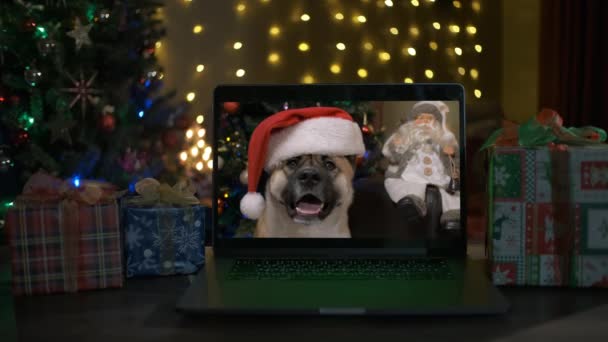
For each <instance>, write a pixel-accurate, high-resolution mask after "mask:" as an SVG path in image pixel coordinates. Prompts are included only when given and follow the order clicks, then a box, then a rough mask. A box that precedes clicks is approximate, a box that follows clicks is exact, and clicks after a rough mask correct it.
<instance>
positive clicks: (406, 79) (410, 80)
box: [403, 77, 414, 83]
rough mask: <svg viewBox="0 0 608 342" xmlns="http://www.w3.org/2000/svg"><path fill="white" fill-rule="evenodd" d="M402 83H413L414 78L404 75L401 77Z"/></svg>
mask: <svg viewBox="0 0 608 342" xmlns="http://www.w3.org/2000/svg"><path fill="white" fill-rule="evenodd" d="M403 83H414V80H413V79H411V78H409V77H406V78H404V79H403Z"/></svg>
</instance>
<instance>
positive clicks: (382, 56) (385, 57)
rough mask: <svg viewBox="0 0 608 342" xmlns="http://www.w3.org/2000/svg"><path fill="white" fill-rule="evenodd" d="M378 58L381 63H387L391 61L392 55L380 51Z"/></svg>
mask: <svg viewBox="0 0 608 342" xmlns="http://www.w3.org/2000/svg"><path fill="white" fill-rule="evenodd" d="M378 58H379V59H380V60H381V61H383V62H386V61H389V60H390V59H391V54H390V53H388V52H386V51H380V52H378Z"/></svg>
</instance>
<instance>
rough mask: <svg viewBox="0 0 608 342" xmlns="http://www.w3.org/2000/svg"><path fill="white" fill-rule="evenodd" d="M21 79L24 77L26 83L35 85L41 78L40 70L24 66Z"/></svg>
mask: <svg viewBox="0 0 608 342" xmlns="http://www.w3.org/2000/svg"><path fill="white" fill-rule="evenodd" d="M23 79H25V82H27V84H28V85H30V86H32V87H35V86H36V85H37V84H38V82H40V80H42V72H41V71H40V70H38V69H36V67H32V66H28V67H25V71H24V72H23Z"/></svg>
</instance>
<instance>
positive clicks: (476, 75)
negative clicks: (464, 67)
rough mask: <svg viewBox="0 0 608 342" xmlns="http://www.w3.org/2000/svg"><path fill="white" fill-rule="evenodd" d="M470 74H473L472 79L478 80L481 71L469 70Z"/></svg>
mask: <svg viewBox="0 0 608 342" xmlns="http://www.w3.org/2000/svg"><path fill="white" fill-rule="evenodd" d="M469 73H470V74H471V78H472V79H474V80H476V79H477V77H479V71H477V69H471V70H469Z"/></svg>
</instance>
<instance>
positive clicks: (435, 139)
mask: <svg viewBox="0 0 608 342" xmlns="http://www.w3.org/2000/svg"><path fill="white" fill-rule="evenodd" d="M399 133H400V134H401V136H402V140H403V141H405V142H407V143H408V145H414V144H416V143H421V142H427V141H429V140H430V141H431V142H432V143H435V144H439V143H440V141H441V137H442V136H443V129H442V128H441V125H440V124H439V122H437V121H432V122H431V123H416V122H415V121H410V122H407V123H405V124H403V125H401V127H399Z"/></svg>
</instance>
